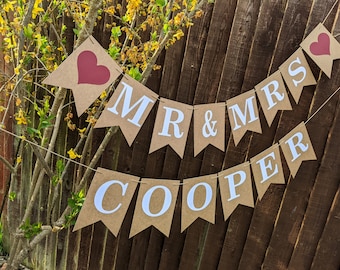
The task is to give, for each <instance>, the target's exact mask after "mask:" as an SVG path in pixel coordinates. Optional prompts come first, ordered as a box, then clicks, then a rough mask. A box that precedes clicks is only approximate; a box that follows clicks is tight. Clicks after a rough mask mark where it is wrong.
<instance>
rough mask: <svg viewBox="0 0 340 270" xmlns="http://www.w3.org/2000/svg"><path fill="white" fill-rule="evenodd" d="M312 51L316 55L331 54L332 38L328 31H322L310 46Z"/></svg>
mask: <svg viewBox="0 0 340 270" xmlns="http://www.w3.org/2000/svg"><path fill="white" fill-rule="evenodd" d="M309 49H310V51H311V53H312V54H314V55H330V54H331V52H330V40H329V36H328V35H327V34H326V33H321V34H320V35H319V36H318V41H317V42H313V43H312V44H311V45H310V47H309Z"/></svg>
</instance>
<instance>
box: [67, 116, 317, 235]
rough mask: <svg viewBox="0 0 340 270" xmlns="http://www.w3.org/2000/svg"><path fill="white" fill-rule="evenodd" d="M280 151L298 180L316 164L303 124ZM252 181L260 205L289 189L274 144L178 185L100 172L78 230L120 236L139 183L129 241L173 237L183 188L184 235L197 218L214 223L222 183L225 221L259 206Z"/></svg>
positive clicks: (76, 227)
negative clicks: (275, 191) (150, 234)
mask: <svg viewBox="0 0 340 270" xmlns="http://www.w3.org/2000/svg"><path fill="white" fill-rule="evenodd" d="M280 146H281V148H282V151H283V153H284V156H285V158H286V160H287V163H288V166H289V168H290V169H291V174H292V176H293V177H294V176H295V175H296V172H297V170H298V169H299V167H300V166H301V163H302V161H305V160H313V159H315V158H316V157H315V154H314V150H313V146H312V144H311V141H310V139H309V136H308V132H307V129H306V126H305V124H304V123H301V124H300V125H298V126H297V127H296V128H294V129H293V130H292V131H291V132H290V133H288V134H287V135H286V136H285V137H283V138H282V139H281V140H280ZM250 166H251V168H252V171H253V178H254V181H255V185H256V190H257V193H258V199H259V200H261V198H262V197H263V195H264V194H265V192H266V190H267V189H268V188H269V186H270V184H272V183H273V184H274V183H275V184H284V183H285V180H284V175H283V170H282V163H281V158H280V151H279V144H274V145H273V146H271V147H269V148H268V149H266V150H265V151H263V152H262V153H260V154H258V155H256V156H255V157H253V158H251V161H250V162H245V163H243V164H240V165H237V166H235V167H232V168H229V169H227V170H224V171H221V172H219V173H218V174H213V175H206V176H200V177H196V178H190V179H184V180H183V182H182V183H180V181H179V180H171V179H167V180H164V179H142V180H141V181H139V178H138V177H136V176H131V175H127V174H123V173H117V172H114V171H110V170H106V169H102V168H98V170H97V173H96V174H95V177H94V179H93V181H92V183H91V187H90V189H89V191H88V194H87V197H86V200H85V203H84V205H83V207H82V209H81V211H80V214H79V217H78V220H77V222H76V225H75V227H74V230H78V229H81V228H83V227H85V226H87V225H91V224H93V223H95V222H97V221H102V222H103V223H104V224H105V225H106V226H107V227H108V228H109V230H110V231H111V232H112V233H113V234H114V235H115V236H117V234H118V231H119V229H120V226H121V224H122V222H123V219H124V216H125V214H126V211H127V209H128V207H129V205H130V202H131V200H132V197H133V194H134V191H135V189H136V186H137V183H138V182H140V187H139V191H138V197H137V202H136V206H135V211H134V216H133V220H132V225H131V231H130V237H133V236H134V235H136V234H138V233H139V232H141V231H143V230H145V229H146V228H148V227H150V226H154V227H155V228H157V229H158V230H159V231H160V232H162V233H163V234H164V235H165V236H169V233H170V229H171V223H172V220H173V215H174V210H175V205H176V200H177V194H178V190H179V187H180V185H181V186H182V214H181V216H182V221H181V231H182V232H183V231H184V230H185V229H186V228H187V227H188V226H190V225H191V224H192V223H193V222H194V221H195V220H196V219H197V218H202V219H204V220H206V221H208V222H210V223H214V222H215V211H216V194H217V179H218V181H219V188H220V194H221V201H222V207H223V213H224V218H225V220H227V219H228V218H229V216H230V215H231V214H232V212H233V211H234V210H235V208H236V207H237V206H238V205H245V206H248V207H254V198H253V194H254V193H255V192H254V191H253V188H252V177H251V171H250Z"/></svg>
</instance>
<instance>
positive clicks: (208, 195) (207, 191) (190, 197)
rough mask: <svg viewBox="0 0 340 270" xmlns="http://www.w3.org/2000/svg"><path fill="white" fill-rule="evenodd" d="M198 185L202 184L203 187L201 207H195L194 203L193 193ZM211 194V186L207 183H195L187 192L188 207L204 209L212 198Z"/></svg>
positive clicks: (198, 209)
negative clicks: (203, 194)
mask: <svg viewBox="0 0 340 270" xmlns="http://www.w3.org/2000/svg"><path fill="white" fill-rule="evenodd" d="M199 186H203V187H204V188H205V202H204V204H203V205H202V206H201V207H199V208H197V207H196V206H195V204H194V195H195V191H196V189H197V188H198V187H199ZM212 196H213V192H212V188H211V186H210V185H209V184H208V183H204V182H203V183H197V184H196V185H194V186H193V187H192V188H191V189H190V190H189V192H188V197H187V204H188V207H189V208H190V209H191V210H192V211H201V210H203V209H205V208H206V207H207V206H208V205H209V204H210V202H211V200H212Z"/></svg>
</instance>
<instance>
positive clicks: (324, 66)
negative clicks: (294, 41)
mask: <svg viewBox="0 0 340 270" xmlns="http://www.w3.org/2000/svg"><path fill="white" fill-rule="evenodd" d="M300 46H301V47H302V49H303V50H304V51H305V52H306V53H307V54H308V55H309V56H310V57H311V58H312V59H313V61H314V62H315V63H316V64H317V65H318V66H319V68H320V69H321V70H322V71H323V72H324V73H325V74H326V75H327V77H328V78H330V77H331V74H332V68H333V61H334V60H335V59H339V58H340V44H339V42H338V41H337V40H336V39H335V38H334V37H333V36H332V34H331V33H330V32H329V31H328V30H327V29H326V27H325V26H324V25H323V24H321V23H320V24H318V26H317V27H316V28H315V29H314V30H313V31H312V32H311V33H310V34H309V35H308V36H307V37H306V38H305V39H304V40H303V41H302V42H301V44H300Z"/></svg>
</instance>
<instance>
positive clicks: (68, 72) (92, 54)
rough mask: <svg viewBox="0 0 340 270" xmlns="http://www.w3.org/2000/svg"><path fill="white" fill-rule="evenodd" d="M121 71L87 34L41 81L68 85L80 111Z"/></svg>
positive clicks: (78, 111)
mask: <svg viewBox="0 0 340 270" xmlns="http://www.w3.org/2000/svg"><path fill="white" fill-rule="evenodd" d="M121 73H122V69H121V68H120V67H119V65H118V64H116V62H115V61H113V59H112V58H111V57H110V56H109V54H108V53H107V52H106V51H105V50H104V49H103V47H102V46H101V45H100V44H99V43H98V42H97V41H96V40H95V38H94V37H92V36H90V37H88V38H87V39H86V40H85V41H84V42H83V43H82V44H81V45H80V46H79V47H78V48H77V49H76V50H74V52H73V53H72V54H71V55H70V56H69V57H67V58H66V59H65V61H64V62H62V63H61V64H60V66H59V67H58V68H57V69H56V70H55V71H53V72H52V73H51V74H50V75H49V76H48V77H47V78H46V79H45V80H43V83H44V84H48V85H54V86H60V87H64V88H68V89H72V93H73V96H74V101H75V105H76V109H77V114H78V115H81V114H82V113H83V112H84V111H85V110H86V109H87V108H88V107H89V106H90V105H91V104H92V103H93V102H94V101H95V100H96V99H97V98H98V97H99V96H100V94H101V93H102V92H103V91H104V90H105V89H106V88H107V87H108V86H109V85H110V84H111V83H112V82H114V81H115V80H116V79H117V78H118V77H119V75H120V74H121Z"/></svg>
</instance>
